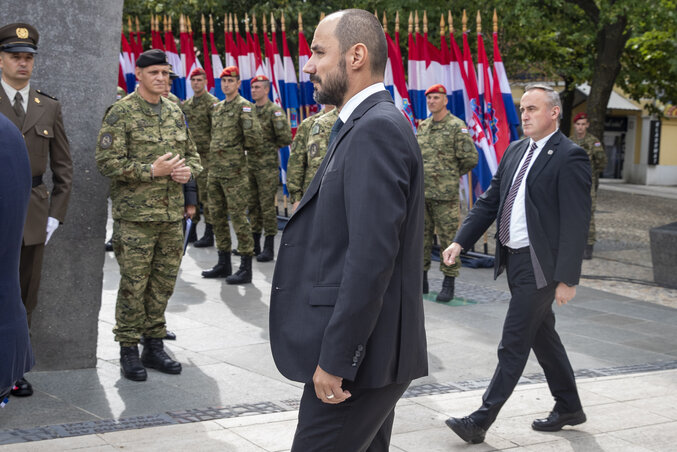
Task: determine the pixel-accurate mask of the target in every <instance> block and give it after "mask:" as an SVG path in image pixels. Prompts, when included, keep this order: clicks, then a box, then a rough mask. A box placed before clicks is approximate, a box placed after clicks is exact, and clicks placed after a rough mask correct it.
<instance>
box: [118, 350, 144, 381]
mask: <svg viewBox="0 0 677 452" xmlns="http://www.w3.org/2000/svg"><path fill="white" fill-rule="evenodd" d="M120 366H121V367H120V373H122V375H123V376H124V377H125V378H126V379H128V380H132V381H146V378H148V374H146V369H144V368H143V365H142V364H141V361H140V360H139V346H138V345H135V346H133V347H123V346H121V347H120Z"/></svg>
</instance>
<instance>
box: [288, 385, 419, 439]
mask: <svg viewBox="0 0 677 452" xmlns="http://www.w3.org/2000/svg"><path fill="white" fill-rule="evenodd" d="M409 383H411V382H407V383H404V384H392V385H388V386H385V387H383V388H376V389H360V388H352V387H351V385H350V382H347V383H344V385H343V388H344V389H347V390H348V391H350V393H351V394H352V397H350V398H349V399H348V400H346V401H345V402H343V403H339V404H337V405H330V404H326V403H324V402H322V401H321V400H320V399H318V398H317V397H316V396H315V386H314V385H313V384H312V383H308V384H306V385H305V387H304V388H303V396H302V397H301V407H300V410H299V422H298V425H297V427H296V434H295V435H294V444H293V445H292V448H291V450H292V452H314V451H317V452H320V451H321V452H330V451H336V452H346V451H350V452H363V451H369V452H387V451H388V447H389V445H390V434H391V432H392V428H393V420H394V419H395V405H396V404H397V401H398V400H399V399H400V397H402V394H404V391H406V389H407V387H408V386H409Z"/></svg>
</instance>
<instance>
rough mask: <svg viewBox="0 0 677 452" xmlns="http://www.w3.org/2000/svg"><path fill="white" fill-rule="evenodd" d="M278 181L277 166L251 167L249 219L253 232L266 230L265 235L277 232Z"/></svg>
mask: <svg viewBox="0 0 677 452" xmlns="http://www.w3.org/2000/svg"><path fill="white" fill-rule="evenodd" d="M277 181H278V170H277V168H274V169H271V168H264V169H252V168H250V169H249V187H250V188H249V196H250V199H249V201H250V202H249V220H250V221H251V225H252V232H259V233H260V232H261V231H265V235H275V234H277V214H276V212H275V194H276V193H277Z"/></svg>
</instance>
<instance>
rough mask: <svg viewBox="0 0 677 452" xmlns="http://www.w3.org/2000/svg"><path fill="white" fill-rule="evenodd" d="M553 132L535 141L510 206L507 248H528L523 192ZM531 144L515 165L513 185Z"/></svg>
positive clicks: (530, 142)
mask: <svg viewBox="0 0 677 452" xmlns="http://www.w3.org/2000/svg"><path fill="white" fill-rule="evenodd" d="M557 130H559V129H555V132H557ZM555 132H552V133H551V134H550V135H548V136H547V137H545V138H541V139H540V140H538V141H536V149H534V155H533V156H532V157H531V161H530V162H529V167H528V168H527V172H526V173H525V174H524V177H523V178H522V183H521V184H520V187H519V189H518V190H517V195H516V196H515V202H514V204H513V205H512V213H511V214H510V240H509V241H508V243H506V244H505V246H507V247H508V248H513V249H517V248H524V247H525V246H529V231H528V230H527V215H526V208H525V205H524V191H525V190H526V183H527V177H528V176H529V171H531V167H532V166H534V162H535V161H536V159H537V158H538V156H539V154H540V153H541V151H542V150H543V146H545V143H547V142H548V140H549V139H550V137H551V136H553V135H554V134H555ZM533 142H534V141H533V140H529V144H528V146H527V152H525V153H524V155H523V156H522V160H520V163H519V165H517V170H516V171H515V175H514V176H513V180H512V181H513V183H515V178H516V177H517V174H518V173H519V170H520V168H522V165H523V164H524V161H525V160H526V158H527V155H528V154H529V148H531V144H532V143H533Z"/></svg>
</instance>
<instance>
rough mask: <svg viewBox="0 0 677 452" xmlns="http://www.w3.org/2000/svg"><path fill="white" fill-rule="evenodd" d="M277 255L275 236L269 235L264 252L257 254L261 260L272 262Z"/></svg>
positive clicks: (264, 245) (264, 244)
mask: <svg viewBox="0 0 677 452" xmlns="http://www.w3.org/2000/svg"><path fill="white" fill-rule="evenodd" d="M274 257H275V236H274V235H267V236H266V241H265V242H264V243H263V252H262V253H261V254H259V255H258V256H256V260H257V261H259V262H270V261H272V260H273V258H274Z"/></svg>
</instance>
